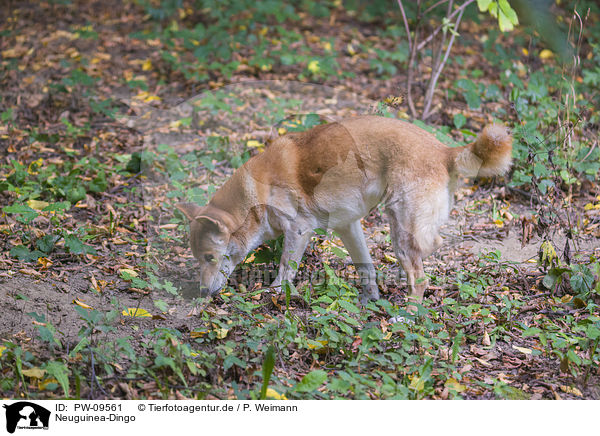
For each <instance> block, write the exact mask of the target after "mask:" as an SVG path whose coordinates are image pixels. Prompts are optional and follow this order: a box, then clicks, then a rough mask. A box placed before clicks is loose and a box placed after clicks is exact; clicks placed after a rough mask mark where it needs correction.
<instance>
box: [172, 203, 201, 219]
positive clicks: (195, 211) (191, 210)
mask: <svg viewBox="0 0 600 436" xmlns="http://www.w3.org/2000/svg"><path fill="white" fill-rule="evenodd" d="M175 207H176V208H177V209H179V210H180V211H181V213H183V214H184V215H185V216H186V218H187V219H188V220H190V221H193V220H195V219H196V217H197V216H199V215H201V214H202V208H201V207H200V206H198V205H197V204H195V203H177V204H176V205H175Z"/></svg>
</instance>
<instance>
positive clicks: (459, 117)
mask: <svg viewBox="0 0 600 436" xmlns="http://www.w3.org/2000/svg"><path fill="white" fill-rule="evenodd" d="M466 122H467V117H465V116H464V115H463V114H455V115H454V126H455V127H456V128H457V129H460V128H461V127H462V126H464V125H465V123H466Z"/></svg>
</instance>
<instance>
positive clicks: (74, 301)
mask: <svg viewBox="0 0 600 436" xmlns="http://www.w3.org/2000/svg"><path fill="white" fill-rule="evenodd" d="M73 304H76V305H78V306H79V307H83V308H84V309H92V306H90V305H88V304H85V303H84V302H82V301H79V300H78V299H75V300H73Z"/></svg>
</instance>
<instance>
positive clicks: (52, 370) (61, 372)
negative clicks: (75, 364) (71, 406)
mask: <svg viewBox="0 0 600 436" xmlns="http://www.w3.org/2000/svg"><path fill="white" fill-rule="evenodd" d="M44 369H45V370H46V371H47V373H48V375H49V376H52V377H54V378H55V379H56V380H57V381H58V383H59V384H60V387H61V388H62V390H63V392H64V393H65V397H67V398H68V397H70V394H69V370H68V369H67V367H66V365H65V364H64V363H62V362H56V361H53V360H52V361H50V362H48V363H47V364H46V366H45V368H44Z"/></svg>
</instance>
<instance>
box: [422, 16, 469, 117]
mask: <svg viewBox="0 0 600 436" xmlns="http://www.w3.org/2000/svg"><path fill="white" fill-rule="evenodd" d="M463 12H464V9H462V10H461V11H460V13H459V14H458V17H457V18H456V22H455V23H454V32H451V34H452V36H451V37H450V42H449V43H448V48H446V53H444V59H443V60H442V62H441V63H440V64H439V65H438V66H437V70H436V71H435V72H434V74H433V75H432V77H431V81H430V89H431V98H430V99H429V101H428V102H427V103H428V104H427V106H426V107H425V108H424V109H423V119H426V118H427V117H428V116H429V115H431V112H430V111H429V108H430V107H431V101H432V100H433V92H434V90H435V86H436V84H437V81H438V79H439V77H440V74H441V73H442V70H443V69H444V65H446V62H447V61H448V55H450V50H451V49H452V44H454V39H455V37H456V32H458V27H459V26H460V21H461V20H462V16H463Z"/></svg>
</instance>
